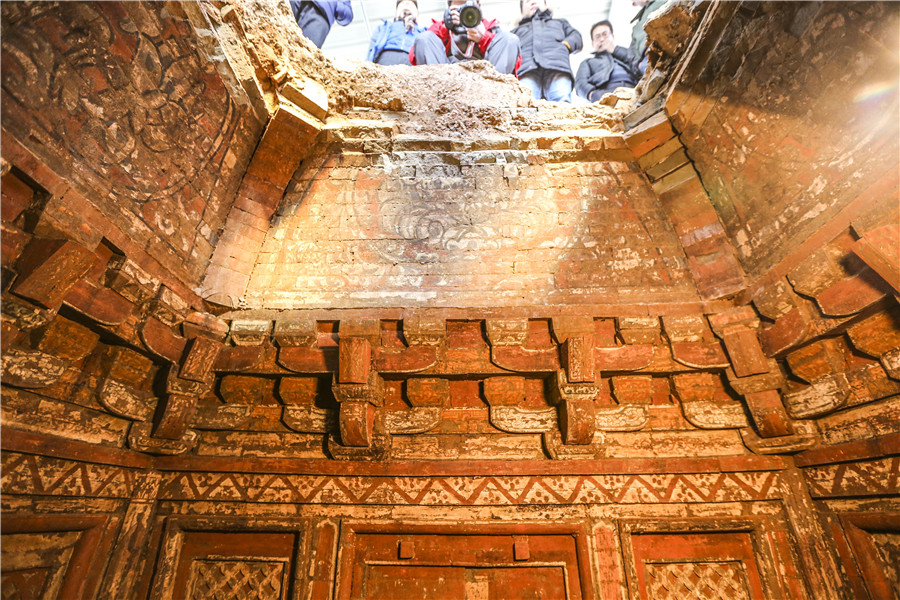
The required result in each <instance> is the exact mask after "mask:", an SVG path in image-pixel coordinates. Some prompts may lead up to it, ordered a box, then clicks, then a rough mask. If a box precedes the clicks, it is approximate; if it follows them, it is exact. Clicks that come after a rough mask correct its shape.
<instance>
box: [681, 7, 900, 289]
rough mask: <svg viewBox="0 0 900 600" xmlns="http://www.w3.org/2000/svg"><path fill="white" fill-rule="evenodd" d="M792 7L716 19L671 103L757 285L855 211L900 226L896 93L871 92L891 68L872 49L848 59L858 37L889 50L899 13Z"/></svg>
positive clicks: (729, 11) (724, 13)
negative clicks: (878, 210)
mask: <svg viewBox="0 0 900 600" xmlns="http://www.w3.org/2000/svg"><path fill="white" fill-rule="evenodd" d="M785 8H786V10H782V11H779V12H777V13H770V12H767V11H764V10H761V9H760V5H758V4H754V3H743V4H741V5H738V4H736V3H732V4H731V5H730V6H726V7H723V9H721V10H718V11H715V12H716V14H715V15H713V14H712V11H711V13H710V15H709V16H710V22H711V23H712V26H711V27H710V29H709V34H708V36H707V38H706V44H705V46H706V47H705V48H704V49H703V51H701V52H700V54H699V56H698V57H696V58H695V64H693V65H692V69H691V73H690V74H689V75H688V76H687V77H685V80H684V81H682V82H681V84H680V85H679V86H678V89H677V90H675V92H674V93H672V94H671V95H670V96H669V97H668V98H667V99H666V103H665V106H666V111H667V113H668V114H669V115H671V116H672V119H673V123H674V126H675V129H676V131H677V132H678V133H679V134H680V139H681V141H682V142H683V143H684V145H685V147H686V148H687V154H688V155H689V156H690V157H691V159H692V160H693V161H694V164H695V165H696V168H697V171H698V172H699V174H700V178H701V180H702V181H703V186H704V187H705V189H706V190H707V191H708V193H709V195H710V198H712V199H713V204H714V205H715V206H716V208H717V212H718V213H719V217H720V219H721V222H722V225H724V228H725V230H726V232H727V234H728V236H729V237H730V238H731V241H732V243H733V245H734V248H735V249H736V251H737V255H738V257H739V259H740V260H741V262H742V263H743V265H744V268H745V270H746V271H747V273H748V275H750V276H751V277H752V278H755V277H758V276H759V275H762V274H763V273H765V271H766V270H768V269H769V268H771V267H773V266H775V265H776V264H777V263H778V262H779V261H780V260H782V259H783V258H784V257H785V256H786V255H787V254H788V253H789V252H790V251H791V250H793V249H794V248H796V247H797V246H799V245H800V244H802V243H803V242H805V241H806V240H807V238H809V237H810V236H811V235H812V234H814V233H816V230H817V229H819V228H821V227H822V226H823V225H824V224H825V223H827V221H828V220H829V219H831V218H833V217H835V216H836V215H838V213H840V212H841V211H842V210H846V209H847V208H848V207H849V208H851V210H853V211H859V212H865V211H867V210H869V209H871V208H872V207H873V206H874V205H875V204H880V205H881V207H882V210H885V211H887V212H890V213H892V214H893V219H892V221H893V223H896V222H897V206H896V202H893V199H895V198H896V185H897V171H896V163H897V161H896V157H897V153H898V145H897V144H898V141H897V136H896V132H895V131H894V129H893V123H895V122H896V121H897V118H898V109H900V104H898V94H897V91H896V89H892V90H891V91H889V92H884V93H877V92H875V90H874V88H872V90H871V93H867V91H866V90H867V88H866V85H867V84H866V83H865V82H869V81H876V80H880V79H882V78H884V77H886V76H887V75H886V74H887V73H889V72H892V69H894V66H893V65H894V63H893V62H892V61H894V60H895V59H894V58H892V57H890V56H889V55H887V54H882V53H879V52H876V51H873V52H871V53H866V59H865V60H863V61H862V62H856V58H855V56H854V55H853V54H852V53H848V52H845V49H846V48H848V47H853V46H855V45H856V44H858V43H861V44H862V45H860V46H859V47H860V48H862V47H864V46H865V44H866V42H861V40H862V39H866V40H869V39H877V40H881V43H886V44H890V43H891V42H890V41H888V40H892V39H894V33H893V32H894V31H896V28H897V24H898V19H900V13H898V10H897V6H895V5H889V4H868V5H862V4H857V5H852V4H848V5H838V4H823V5H821V6H820V5H815V6H813V5H803V4H796V5H792V6H786V7H785ZM845 8H846V10H845ZM763 40H765V43H763ZM814 48H815V50H813V49H814ZM808 52H812V53H814V54H815V53H818V52H824V53H825V54H823V55H822V56H821V61H820V60H811V55H810V54H807V53H808ZM788 71H789V72H790V73H791V74H792V75H791V77H790V79H789V80H788V79H785V78H783V77H782V75H783V73H785V72H788ZM701 73H702V75H701ZM841 77H845V78H846V79H845V80H843V81H842V82H841V83H840V84H838V83H837V82H838V80H839V79H840V78H841ZM713 79H714V80H713ZM822 81H830V82H832V83H830V84H826V85H822V83H821V82H822ZM831 86H833V87H831ZM799 106H803V107H804V109H803V110H802V111H800V110H797V107H799ZM813 114H814V115H815V118H814V119H812V120H810V119H809V117H808V115H813ZM889 123H890V125H888V124H889ZM862 140H865V142H862ZM861 142H862V144H861V145H860V143H861ZM851 156H852V158H851ZM851 173H853V174H855V175H859V176H853V177H851V176H850V174H851ZM854 205H855V206H854ZM862 220H863V221H864V219H862Z"/></svg>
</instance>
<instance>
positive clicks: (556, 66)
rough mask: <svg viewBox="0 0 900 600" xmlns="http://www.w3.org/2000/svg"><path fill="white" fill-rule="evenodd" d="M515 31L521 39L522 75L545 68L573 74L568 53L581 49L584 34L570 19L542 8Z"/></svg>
mask: <svg viewBox="0 0 900 600" xmlns="http://www.w3.org/2000/svg"><path fill="white" fill-rule="evenodd" d="M512 32H513V33H514V34H516V35H517V36H518V37H519V40H520V41H521V42H522V66H521V67H519V75H524V74H526V73H529V72H531V71H535V70H537V69H545V70H548V71H561V72H563V73H568V74H569V76H570V77H571V76H572V66H571V65H570V64H569V54H571V53H573V52H578V51H579V50H581V34H580V33H578V31H576V30H575V28H574V27H572V26H571V25H569V22H568V21H566V20H565V19H554V18H553V13H552V12H550V11H549V10H543V11H538V12H535V13H534V15H532V16H530V17H525V18H524V19H522V21H521V22H520V23H519V26H518V27H516V28H515V29H513V30H512ZM563 42H565V44H564V43H563ZM566 44H568V46H566Z"/></svg>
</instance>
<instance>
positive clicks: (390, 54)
mask: <svg viewBox="0 0 900 600" xmlns="http://www.w3.org/2000/svg"><path fill="white" fill-rule="evenodd" d="M418 18H419V5H418V3H417V2H416V0H397V5H396V8H395V9H394V20H393V21H388V20H387V19H385V20H384V21H383V22H382V23H381V25H379V26H378V29H376V30H375V33H373V34H372V39H371V40H370V41H369V54H368V56H367V58H366V60H370V61H372V62H374V63H378V64H379V65H408V64H409V49H410V48H412V45H413V42H414V41H415V39H416V36H418V35H419V34H420V33H424V32H425V28H424V27H420V26H419V24H418V22H417V20H418Z"/></svg>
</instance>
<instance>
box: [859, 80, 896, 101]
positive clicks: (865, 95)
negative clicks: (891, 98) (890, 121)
mask: <svg viewBox="0 0 900 600" xmlns="http://www.w3.org/2000/svg"><path fill="white" fill-rule="evenodd" d="M896 89H897V82H895V81H879V82H876V83H871V84H869V85H867V86H865V87H864V88H862V89H861V90H860V91H859V92H857V94H856V96H854V97H853V102H854V103H856V104H860V103H863V102H869V101H872V100H880V99H882V98H884V97H886V96H888V95H890V94H891V92H893V91H895V90H896Z"/></svg>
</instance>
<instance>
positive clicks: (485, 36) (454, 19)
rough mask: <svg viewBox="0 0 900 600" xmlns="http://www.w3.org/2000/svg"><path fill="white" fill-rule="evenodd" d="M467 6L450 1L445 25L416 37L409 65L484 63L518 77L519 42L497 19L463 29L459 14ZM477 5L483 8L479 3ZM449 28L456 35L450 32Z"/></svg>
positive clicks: (438, 24)
mask: <svg viewBox="0 0 900 600" xmlns="http://www.w3.org/2000/svg"><path fill="white" fill-rule="evenodd" d="M469 2H472V0H469ZM465 4H466V0H449V2H448V7H447V13H446V14H445V18H444V21H434V22H433V23H432V24H431V27H429V28H428V31H426V32H425V33H421V34H419V36H418V37H416V41H415V42H414V44H413V47H412V48H411V49H410V51H409V62H410V63H411V64H414V65H445V64H451V63H458V62H463V61H467V60H481V59H484V60H487V61H488V62H490V63H491V64H492V65H494V68H496V69H497V70H498V71H499V72H501V73H507V74H508V73H515V72H516V69H517V68H518V67H519V64H520V63H521V62H522V56H521V54H520V52H519V38H517V37H516V36H514V35H513V34H511V33H509V32H506V31H501V30H500V25H499V24H498V22H497V20H496V19H492V20H490V21H488V20H487V19H485V18H482V19H481V22H480V23H478V25H477V26H476V27H472V28H466V27H463V26H462V25H461V21H460V18H459V14H460V8H461V7H463V6H464V5H465ZM474 4H475V5H476V6H478V7H479V8H481V3H480V2H478V1H477V0H475V2H474ZM445 21H446V23H445ZM448 24H449V25H451V26H452V27H453V31H451V30H450V29H448V28H447V25H448Z"/></svg>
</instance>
